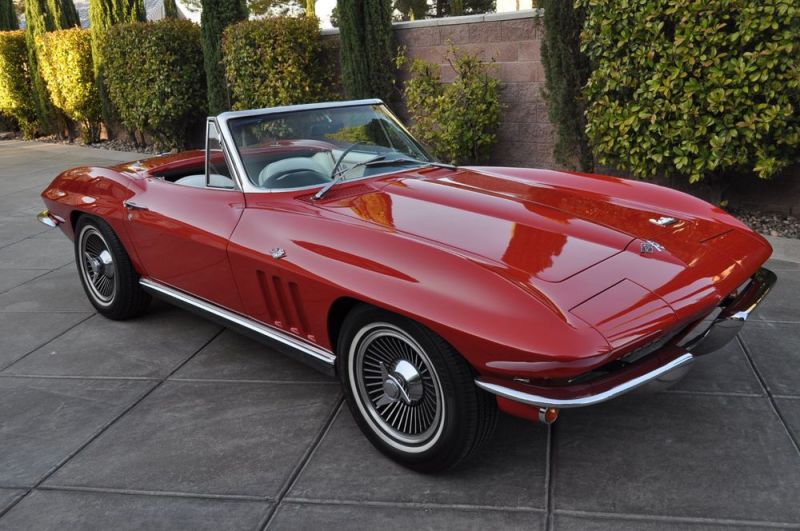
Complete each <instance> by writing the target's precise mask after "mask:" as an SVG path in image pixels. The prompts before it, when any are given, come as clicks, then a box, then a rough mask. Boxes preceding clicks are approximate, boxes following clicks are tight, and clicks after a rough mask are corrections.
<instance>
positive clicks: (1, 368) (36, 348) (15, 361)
mask: <svg viewBox="0 0 800 531" xmlns="http://www.w3.org/2000/svg"><path fill="white" fill-rule="evenodd" d="M95 315H97V314H94V313H92V314H89V315H87V316H86V317H84V318H83V319H81V320H80V321H78V322H77V323H75V324H74V325H72V326H70V327H69V328H67V329H66V330H64V331H63V332H61V333H60V334H58V335H56V336H55V337H51V338H50V339H48V340H47V341H45V342H43V343H40V344H38V345H37V346H35V347H34V348H33V349H31V350H29V351H28V352H26V353H25V354H23V355H22V356H20V357H19V358H17V359H15V360H13V361H12V362H11V363H8V364H6V365H3V366H2V367H0V372H3V371H5V370H6V369H10V368H11V367H13V366H14V365H15V364H16V363H18V362H20V361H22V360H24V359H25V358H27V357H28V356H30V355H31V354H33V353H34V352H36V351H37V350H39V349H40V348H42V347H44V346H46V345H49V344H50V343H52V342H53V341H55V340H56V339H58V338H60V337H61V336H63V335H64V334H66V333H67V332H70V331H72V330H73V329H74V328H75V327H76V326H80V325H81V324H83V323H85V322H86V321H88V320H89V319H91V318H92V317H94V316H95Z"/></svg>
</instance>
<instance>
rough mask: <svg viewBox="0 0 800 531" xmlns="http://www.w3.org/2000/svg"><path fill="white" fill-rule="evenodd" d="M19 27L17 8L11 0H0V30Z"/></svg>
mask: <svg viewBox="0 0 800 531" xmlns="http://www.w3.org/2000/svg"><path fill="white" fill-rule="evenodd" d="M16 29H19V20H18V19H17V10H16V8H15V7H14V2H13V1H12V0H0V31H11V30H16Z"/></svg>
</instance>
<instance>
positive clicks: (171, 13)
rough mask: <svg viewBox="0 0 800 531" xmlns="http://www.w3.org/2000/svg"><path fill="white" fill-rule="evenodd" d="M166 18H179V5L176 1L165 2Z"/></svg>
mask: <svg viewBox="0 0 800 531" xmlns="http://www.w3.org/2000/svg"><path fill="white" fill-rule="evenodd" d="M164 18H178V5H177V4H176V3H175V0H164Z"/></svg>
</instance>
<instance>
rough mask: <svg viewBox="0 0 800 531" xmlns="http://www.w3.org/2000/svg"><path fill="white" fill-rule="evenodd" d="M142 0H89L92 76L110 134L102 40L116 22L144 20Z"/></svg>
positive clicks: (109, 110)
mask: <svg viewBox="0 0 800 531" xmlns="http://www.w3.org/2000/svg"><path fill="white" fill-rule="evenodd" d="M145 20H147V19H146V17H145V9H144V0H89V30H90V31H91V32H92V61H94V78H95V80H96V81H97V88H98V90H99V91H100V101H101V103H102V109H103V121H104V122H105V123H106V129H107V130H108V133H109V135H111V133H112V131H113V128H112V127H111V124H112V123H113V122H114V117H113V111H112V109H111V102H110V101H109V99H108V93H107V91H106V81H105V72H104V69H103V49H102V42H103V39H104V37H105V34H106V32H107V31H108V30H109V28H111V26H114V25H116V24H126V23H132V22H144V21H145Z"/></svg>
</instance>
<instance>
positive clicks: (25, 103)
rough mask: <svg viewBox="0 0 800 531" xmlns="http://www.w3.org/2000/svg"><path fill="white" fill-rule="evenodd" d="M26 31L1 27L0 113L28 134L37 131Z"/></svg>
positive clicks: (24, 133)
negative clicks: (7, 29)
mask: <svg viewBox="0 0 800 531" xmlns="http://www.w3.org/2000/svg"><path fill="white" fill-rule="evenodd" d="M28 72H29V68H28V49H27V46H26V45H25V32H24V31H23V30H18V31H0V114H3V115H5V116H10V117H11V118H13V119H14V120H16V122H17V124H19V127H20V129H21V130H22V134H23V135H24V136H25V137H26V138H33V136H34V134H35V133H36V102H35V101H34V99H33V98H31V90H32V86H31V78H30V76H29V75H28Z"/></svg>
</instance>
